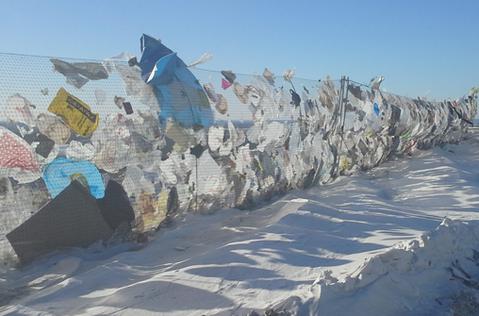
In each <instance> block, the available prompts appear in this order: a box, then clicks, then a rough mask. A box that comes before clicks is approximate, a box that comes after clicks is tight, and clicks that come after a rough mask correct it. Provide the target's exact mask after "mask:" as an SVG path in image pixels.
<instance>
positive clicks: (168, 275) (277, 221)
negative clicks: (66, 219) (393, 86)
mask: <svg viewBox="0 0 479 316" xmlns="http://www.w3.org/2000/svg"><path fill="white" fill-rule="evenodd" d="M478 167H479V137H478V136H474V137H472V136H471V137H470V139H469V140H467V141H466V142H465V143H463V144H461V145H447V146H445V147H443V148H435V149H433V150H432V151H425V152H418V153H417V154H415V156H414V157H411V158H410V157H407V158H404V159H399V160H397V161H391V162H388V163H385V164H383V165H382V166H381V167H378V168H377V169H375V170H373V171H370V172H367V173H363V174H358V175H356V176H353V177H347V178H341V179H339V180H338V181H336V182H335V183H333V184H331V185H327V186H322V187H317V188H313V189H310V190H308V191H304V192H292V193H290V194H288V195H287V196H285V197H284V198H281V199H279V200H277V201H275V202H274V203H271V204H269V205H267V206H264V207H262V208H260V209H258V210H255V211H240V210H234V209H233V210H222V211H219V212H217V213H215V214H212V215H188V216H187V217H186V218H185V219H184V220H183V221H182V222H181V223H175V224H174V226H172V227H169V228H166V229H163V230H162V231H161V232H159V233H158V234H156V235H155V240H154V241H152V242H150V243H148V244H147V245H146V247H144V248H142V249H140V248H139V247H137V246H135V245H120V246H116V247H112V248H108V249H106V250H105V249H101V247H99V246H98V247H93V248H92V249H89V250H78V251H71V252H70V253H63V254H58V255H56V256H52V257H49V258H46V259H43V260H42V261H39V262H36V263H35V264H34V265H31V266H29V267H26V268H25V269H23V270H22V271H10V272H8V273H6V274H5V275H4V280H3V281H0V282H2V283H0V286H1V288H2V291H1V293H3V295H2V297H1V298H2V300H1V301H0V303H3V304H4V306H3V307H1V308H0V314H1V315H8V314H12V315H13V314H15V315H38V314H41V315H87V314H88V315H109V314H114V315H158V314H167V315H247V314H248V313H250V312H252V311H253V310H255V311H257V312H258V313H262V312H263V311H264V310H266V309H267V308H270V307H275V308H276V310H280V309H283V308H284V309H287V310H289V311H292V312H294V311H295V310H296V311H298V312H299V314H308V313H311V314H317V313H318V312H319V313H320V314H321V315H341V314H343V315H349V314H351V313H352V312H354V314H357V315H378V313H379V315H389V314H398V315H403V314H407V313H409V314H415V313H414V311H415V309H416V308H418V306H419V307H421V308H423V311H434V313H436V312H438V311H439V312H441V313H446V314H447V313H448V311H449V310H450V308H451V306H452V305H454V304H453V303H454V302H455V301H454V299H453V296H451V295H453V294H458V295H460V294H461V293H456V290H460V289H461V287H460V286H459V284H463V287H464V288H465V289H466V288H468V289H470V287H468V286H466V285H464V282H465V281H464V280H462V279H461V277H462V278H463V279H468V278H467V277H466V276H465V275H464V273H463V272H461V271H460V269H463V270H465V272H466V273H469V274H470V275H469V277H470V279H471V280H473V279H474V275H473V273H472V272H470V271H473V270H474V269H473V268H474V267H476V265H475V262H473V261H474V260H476V259H474V258H475V257H474V252H473V251H472V247H473V245H474V244H475V243H477V238H479V237H478V236H479V235H478V232H479V227H478V226H477V225H476V224H475V222H474V220H477V219H479V213H478V212H476V210H477V209H478V207H479V168H478ZM444 217H448V218H449V219H451V220H455V221H450V220H449V219H448V220H447V221H446V222H444V224H443V225H442V226H439V225H440V224H441V222H442V221H443V219H444ZM460 221H468V222H469V224H467V225H466V224H462V223H460ZM438 226H439V228H437V227H438ZM436 228H437V229H436ZM434 229H436V230H435V231H433V232H432V233H430V234H429V235H428V236H430V239H431V242H430V243H425V245H424V246H421V245H420V244H421V243H420V242H412V243H409V244H406V245H407V246H397V244H398V243H400V242H404V241H406V242H408V241H411V240H413V239H415V238H418V236H420V235H421V234H423V233H424V232H427V231H431V230H434ZM418 240H420V239H418ZM394 245H396V248H395V249H394V250H390V251H389V252H387V251H388V250H389V249H390V247H392V246H394ZM478 248H479V247H478ZM125 249H126V250H128V251H125ZM378 254H382V255H380V256H377V255H378ZM374 256H376V257H375V258H374V259H369V258H371V257H374ZM469 257H470V258H472V259H471V260H473V261H467V259H465V258H469ZM455 259H457V260H458V262H459V264H456V263H455V261H454V260H455ZM429 261H431V265H430V266H429ZM458 267H460V268H458ZM448 268H451V270H448ZM451 271H452V272H451ZM467 271H469V272H467ZM476 272H477V271H476ZM453 273H454V274H455V275H456V276H455V277H453ZM449 278H451V280H449ZM466 283H467V282H466ZM434 285H437V287H435V288H434V290H431V291H428V288H429V287H430V286H434ZM444 295H445V296H444ZM464 295H465V294H464ZM443 296H444V297H443ZM465 297H467V298H470V297H469V296H465ZM392 299H393V300H394V299H395V301H394V302H391V301H390V300H392ZM384 309H385V311H386V312H385V313H382V312H381V311H382V310H384Z"/></svg>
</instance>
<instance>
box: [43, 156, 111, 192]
mask: <svg viewBox="0 0 479 316" xmlns="http://www.w3.org/2000/svg"><path fill="white" fill-rule="evenodd" d="M73 180H77V181H79V182H80V183H82V182H86V183H83V184H84V185H85V186H88V188H89V190H90V193H91V195H92V196H94V197H95V198H96V199H101V198H103V197H104V196H105V184H104V183H103V178H102V176H101V174H100V172H99V171H98V169H97V168H96V166H95V165H94V164H92V163H91V162H89V161H75V160H71V159H68V158H66V157H58V158H56V159H55V160H53V161H52V162H51V163H50V164H48V165H47V166H46V167H45V169H44V171H43V181H44V182H45V184H46V186H47V189H48V192H49V193H50V195H51V196H52V198H55V197H56V196H57V195H58V194H60V192H62V191H63V190H64V189H65V188H66V187H67V186H68V185H69V184H70V183H71V182H72V181H73Z"/></svg>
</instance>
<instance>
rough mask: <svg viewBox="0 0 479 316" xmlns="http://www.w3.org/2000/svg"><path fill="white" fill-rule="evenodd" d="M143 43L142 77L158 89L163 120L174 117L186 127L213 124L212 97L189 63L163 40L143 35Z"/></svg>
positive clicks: (157, 93) (156, 91)
mask: <svg viewBox="0 0 479 316" xmlns="http://www.w3.org/2000/svg"><path fill="white" fill-rule="evenodd" d="M141 42H142V56H141V59H140V62H139V66H140V68H141V69H142V78H143V79H144V80H145V82H146V83H148V84H149V85H151V86H152V87H153V88H154V91H155V94H156V96H157V98H158V102H159V104H160V110H161V111H160V119H161V121H166V120H167V119H168V118H173V119H175V120H176V121H177V122H178V123H180V124H181V125H182V126H184V127H193V126H203V127H208V126H210V125H211V124H212V123H213V113H212V111H211V107H210V104H209V102H208V98H207V97H206V94H205V92H204V91H203V88H202V87H201V85H200V84H199V82H198V79H196V77H195V76H194V75H193V73H192V72H191V71H190V70H189V69H188V68H187V67H186V65H185V63H184V62H183V61H182V60H181V59H180V58H178V56H177V55H176V53H173V52H171V50H170V49H169V48H167V47H166V46H164V45H163V44H161V42H160V41H159V40H155V39H153V38H151V37H149V36H147V35H143V37H142V41H141Z"/></svg>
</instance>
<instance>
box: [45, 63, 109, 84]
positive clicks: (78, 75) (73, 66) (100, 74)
mask: <svg viewBox="0 0 479 316" xmlns="http://www.w3.org/2000/svg"><path fill="white" fill-rule="evenodd" d="M50 61H51V62H52V64H53V67H54V69H55V71H57V72H59V73H61V74H62V75H64V76H65V77H66V79H67V83H69V84H71V85H73V86H75V87H76V88H78V89H80V88H81V87H83V86H84V85H85V84H86V83H87V82H88V81H89V80H100V79H107V78H108V72H107V70H106V68H105V67H104V66H103V64H101V63H97V62H79V63H68V62H66V61H63V60H60V59H56V58H52V59H50Z"/></svg>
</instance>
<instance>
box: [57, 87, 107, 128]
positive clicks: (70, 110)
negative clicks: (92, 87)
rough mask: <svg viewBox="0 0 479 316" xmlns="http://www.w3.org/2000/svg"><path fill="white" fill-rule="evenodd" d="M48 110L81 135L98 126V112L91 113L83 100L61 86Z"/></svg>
mask: <svg viewBox="0 0 479 316" xmlns="http://www.w3.org/2000/svg"><path fill="white" fill-rule="evenodd" d="M48 111H50V112H51V113H55V114H56V115H58V116H60V117H61V118H62V119H63V121H65V123H66V124H68V126H69V127H70V128H71V129H72V130H74V131H75V132H76V133H77V134H80V135H82V136H89V135H91V134H92V133H93V132H94V131H95V130H96V128H97V126H98V121H99V115H98V113H93V112H92V111H91V110H90V107H89V106H88V105H87V104H86V103H85V102H83V101H82V100H80V99H78V98H77V97H75V96H73V95H72V94H70V93H68V92H67V91H66V90H65V89H63V88H60V90H58V92H57V95H56V97H55V98H54V99H53V100H52V103H50V106H49V107H48Z"/></svg>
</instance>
